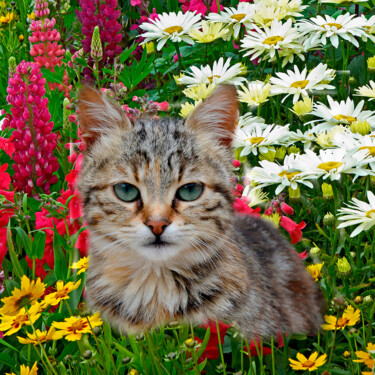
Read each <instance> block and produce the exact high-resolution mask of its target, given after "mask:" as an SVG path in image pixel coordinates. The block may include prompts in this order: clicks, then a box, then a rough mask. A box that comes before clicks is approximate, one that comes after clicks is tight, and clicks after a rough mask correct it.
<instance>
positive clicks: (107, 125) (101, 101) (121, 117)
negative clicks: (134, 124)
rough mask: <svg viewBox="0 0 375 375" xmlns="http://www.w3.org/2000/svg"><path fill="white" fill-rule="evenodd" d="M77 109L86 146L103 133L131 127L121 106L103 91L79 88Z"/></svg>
mask: <svg viewBox="0 0 375 375" xmlns="http://www.w3.org/2000/svg"><path fill="white" fill-rule="evenodd" d="M78 109H79V124H80V127H81V132H82V138H83V140H84V141H85V143H86V145H87V147H88V148H89V147H90V146H91V145H93V144H94V142H95V141H96V140H97V139H98V138H99V137H100V136H101V135H103V134H111V133H113V132H114V131H115V130H118V129H120V130H124V131H126V130H130V128H131V123H130V120H129V118H128V117H127V116H126V114H125V112H124V111H123V110H122V108H121V107H120V106H119V105H118V104H117V103H115V102H114V101H112V100H110V99H109V98H108V97H107V96H106V95H105V94H104V93H102V92H101V91H99V90H96V89H94V88H92V87H90V86H85V87H83V88H82V89H81V91H80V93H79V96H78Z"/></svg>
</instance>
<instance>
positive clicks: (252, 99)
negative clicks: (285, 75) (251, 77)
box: [238, 81, 271, 106]
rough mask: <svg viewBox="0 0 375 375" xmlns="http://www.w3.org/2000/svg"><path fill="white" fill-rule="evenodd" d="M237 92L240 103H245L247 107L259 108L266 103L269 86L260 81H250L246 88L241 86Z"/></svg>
mask: <svg viewBox="0 0 375 375" xmlns="http://www.w3.org/2000/svg"><path fill="white" fill-rule="evenodd" d="M241 89H242V90H243V91H241V90H238V97H239V100H240V102H242V103H247V104H248V105H249V106H259V105H261V104H262V103H265V102H267V101H268V96H269V94H270V90H271V85H270V84H269V83H264V82H262V81H252V82H248V83H247V87H246V86H244V85H241Z"/></svg>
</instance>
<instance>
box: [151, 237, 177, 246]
mask: <svg viewBox="0 0 375 375" xmlns="http://www.w3.org/2000/svg"><path fill="white" fill-rule="evenodd" d="M169 245H171V244H170V243H169V242H166V241H163V240H162V239H161V238H160V237H156V238H155V240H154V241H153V242H149V243H148V244H147V246H152V247H156V248H161V247H166V246H169Z"/></svg>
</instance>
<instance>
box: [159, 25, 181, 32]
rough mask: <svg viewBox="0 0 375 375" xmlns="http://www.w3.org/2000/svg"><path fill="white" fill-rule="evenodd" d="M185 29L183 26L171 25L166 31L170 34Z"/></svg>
mask: <svg viewBox="0 0 375 375" xmlns="http://www.w3.org/2000/svg"><path fill="white" fill-rule="evenodd" d="M182 30H183V28H182V27H181V26H169V27H167V28H166V29H164V31H165V32H166V33H168V34H173V33H180V32H181V31H182Z"/></svg>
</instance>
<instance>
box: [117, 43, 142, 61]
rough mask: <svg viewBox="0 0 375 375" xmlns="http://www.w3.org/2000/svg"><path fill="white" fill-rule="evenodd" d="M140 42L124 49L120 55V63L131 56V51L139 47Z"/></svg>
mask: <svg viewBox="0 0 375 375" xmlns="http://www.w3.org/2000/svg"><path fill="white" fill-rule="evenodd" d="M137 46H138V44H135V45H133V46H132V47H130V48H128V49H126V50H124V51H122V54H121V55H120V63H121V64H122V63H124V62H125V61H126V60H127V59H128V58H129V56H130V55H131V53H132V52H133V51H135V49H136V48H137Z"/></svg>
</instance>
